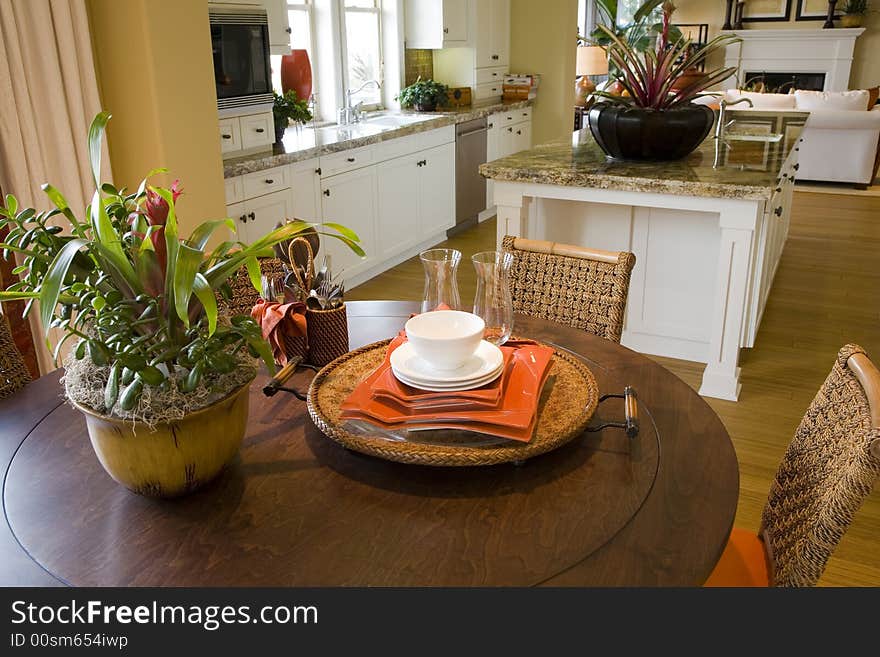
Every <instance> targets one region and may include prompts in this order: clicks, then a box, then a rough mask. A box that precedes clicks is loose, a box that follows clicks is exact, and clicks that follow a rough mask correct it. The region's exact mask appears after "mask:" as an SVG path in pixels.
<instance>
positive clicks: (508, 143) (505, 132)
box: [498, 125, 515, 157]
mask: <svg viewBox="0 0 880 657" xmlns="http://www.w3.org/2000/svg"><path fill="white" fill-rule="evenodd" d="M513 140H514V134H513V126H512V125H506V126H503V127H502V128H501V137H500V139H499V140H498V142H499V146H500V151H501V154H500V155H499V157H507V156H508V155H510V154H511V153H513V152H514V150H513V149H514V147H515V144H514V141H513Z"/></svg>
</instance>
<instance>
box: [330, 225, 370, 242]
mask: <svg viewBox="0 0 880 657" xmlns="http://www.w3.org/2000/svg"><path fill="white" fill-rule="evenodd" d="M324 228H330V229H332V230H335V231H336V232H337V233H339V234H340V235H344V236H345V237H347V238H348V239H349V240H351V241H352V242H360V241H361V238H360V237H358V235H357V233H356V232H354V231H353V230H352V229H351V228H346V227H345V226H342V225H340V224H335V223H332V222H327V223H325V224H324ZM327 234H329V233H325V235H327Z"/></svg>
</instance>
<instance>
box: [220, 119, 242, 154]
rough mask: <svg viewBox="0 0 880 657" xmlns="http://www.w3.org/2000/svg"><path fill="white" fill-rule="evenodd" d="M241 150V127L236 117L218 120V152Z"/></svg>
mask: <svg viewBox="0 0 880 657" xmlns="http://www.w3.org/2000/svg"><path fill="white" fill-rule="evenodd" d="M240 150H241V127H240V125H239V122H238V118H232V119H222V120H221V121H220V152H221V153H230V152H232V151H240Z"/></svg>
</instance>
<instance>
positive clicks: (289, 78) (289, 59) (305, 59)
mask: <svg viewBox="0 0 880 657" xmlns="http://www.w3.org/2000/svg"><path fill="white" fill-rule="evenodd" d="M291 89H293V90H294V91H295V92H296V97H297V98H299V99H300V100H308V98H309V96H311V95H312V63H311V62H310V61H309V53H308V52H307V51H305V50H291V51H290V54H289V55H282V56H281V90H282V91H284V92H285V93H287V92H288V91H290V90H291Z"/></svg>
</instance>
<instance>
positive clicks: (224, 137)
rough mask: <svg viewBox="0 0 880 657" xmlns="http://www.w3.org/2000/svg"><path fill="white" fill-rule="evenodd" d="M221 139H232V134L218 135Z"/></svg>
mask: <svg viewBox="0 0 880 657" xmlns="http://www.w3.org/2000/svg"><path fill="white" fill-rule="evenodd" d="M220 136H221V137H223V139H232V135H220Z"/></svg>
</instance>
